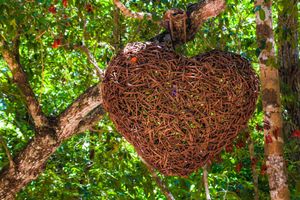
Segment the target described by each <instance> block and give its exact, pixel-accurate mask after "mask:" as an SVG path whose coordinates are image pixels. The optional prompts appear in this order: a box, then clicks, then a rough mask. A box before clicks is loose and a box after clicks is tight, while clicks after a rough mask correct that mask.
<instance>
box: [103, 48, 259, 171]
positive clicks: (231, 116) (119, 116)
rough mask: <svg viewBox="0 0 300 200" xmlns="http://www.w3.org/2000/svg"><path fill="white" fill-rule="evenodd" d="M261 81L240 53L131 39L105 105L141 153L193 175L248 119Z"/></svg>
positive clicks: (107, 84) (110, 73)
mask: <svg viewBox="0 0 300 200" xmlns="http://www.w3.org/2000/svg"><path fill="white" fill-rule="evenodd" d="M258 90H259V82H258V78H257V75H256V74H255V72H254V71H253V69H252V68H251V65H250V63H249V62H248V61H247V60H246V59H244V58H242V57H241V56H239V55H236V54H233V53H228V52H223V51H217V50H214V51H211V52H208V53H204V54H201V55H199V56H196V57H194V58H186V57H184V56H181V55H178V54H176V53H175V52H174V51H172V50H169V49H167V48H164V47H163V46H159V45H156V44H153V43H132V44H129V45H127V46H126V47H125V48H124V49H123V50H122V51H121V52H120V53H119V54H118V55H117V56H116V57H115V58H114V59H113V60H112V61H111V62H110V64H109V66H108V68H107V71H106V74H105V78H104V81H103V85H102V92H103V105H104V108H105V109H106V110H107V111H108V112H109V114H110V118H111V119H112V120H113V122H114V123H115V125H116V128H117V130H118V131H119V132H120V133H121V134H122V135H123V136H124V137H125V138H126V139H127V140H128V141H129V142H130V143H131V144H133V145H134V147H135V149H136V150H137V152H138V154H139V155H140V156H141V157H142V158H143V159H144V160H145V161H146V162H147V163H149V164H150V165H152V166H153V167H155V168H156V169H157V170H159V171H160V172H161V173H163V174H165V175H178V176H187V175H188V174H190V173H191V172H193V171H195V170H197V169H198V168H199V167H201V166H203V165H204V164H205V163H206V162H207V161H208V160H210V159H212V158H214V157H215V156H217V155H218V154H219V153H220V152H221V151H222V149H223V148H224V147H225V146H226V145H228V144H231V143H232V141H233V139H234V138H235V137H236V136H237V135H238V133H239V132H240V131H241V130H242V129H243V128H245V127H246V125H247V122H248V120H249V118H250V117H251V115H252V113H253V112H254V110H255V104H256V100H257V96H258Z"/></svg>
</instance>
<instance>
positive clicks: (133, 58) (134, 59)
mask: <svg viewBox="0 0 300 200" xmlns="http://www.w3.org/2000/svg"><path fill="white" fill-rule="evenodd" d="M137 60H138V58H137V57H132V58H131V59H130V62H131V63H132V64H135V63H136V62H137Z"/></svg>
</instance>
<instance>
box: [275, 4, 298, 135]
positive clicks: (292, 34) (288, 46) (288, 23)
mask: <svg viewBox="0 0 300 200" xmlns="http://www.w3.org/2000/svg"><path fill="white" fill-rule="evenodd" d="M278 3H279V4H280V5H281V6H282V10H280V11H279V14H278V29H279V35H278V61H279V73H280V79H281V81H282V87H281V91H282V94H283V95H286V96H292V101H291V100H285V101H283V105H284V108H285V109H286V110H287V112H288V117H289V118H290V121H291V126H285V128H286V130H285V131H286V132H287V134H288V133H290V132H291V131H293V130H295V129H300V65H299V64H300V63H299V50H298V7H297V3H298V0H281V1H279V2H278Z"/></svg>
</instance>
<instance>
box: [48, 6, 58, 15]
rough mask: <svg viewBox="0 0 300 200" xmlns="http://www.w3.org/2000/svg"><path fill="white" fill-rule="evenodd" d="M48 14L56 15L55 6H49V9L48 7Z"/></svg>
mask: <svg viewBox="0 0 300 200" xmlns="http://www.w3.org/2000/svg"><path fill="white" fill-rule="evenodd" d="M48 10H49V12H51V13H52V14H56V8H55V6H54V5H51V6H50V7H49V9H48Z"/></svg>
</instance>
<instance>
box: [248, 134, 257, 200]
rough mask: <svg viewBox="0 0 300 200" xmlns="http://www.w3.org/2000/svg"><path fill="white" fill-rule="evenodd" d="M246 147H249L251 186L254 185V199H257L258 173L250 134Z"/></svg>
mask: <svg viewBox="0 0 300 200" xmlns="http://www.w3.org/2000/svg"><path fill="white" fill-rule="evenodd" d="M248 143H249V145H248V148H249V153H250V159H251V170H252V177H253V186H254V194H255V195H254V199H255V200H258V199H259V194H258V175H257V170H256V157H255V152H254V144H253V140H252V138H251V136H249V139H248Z"/></svg>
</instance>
